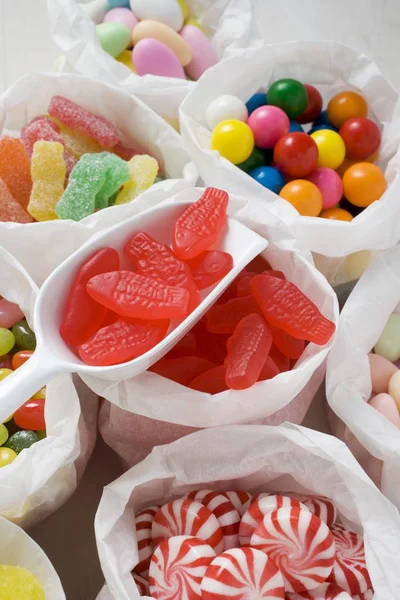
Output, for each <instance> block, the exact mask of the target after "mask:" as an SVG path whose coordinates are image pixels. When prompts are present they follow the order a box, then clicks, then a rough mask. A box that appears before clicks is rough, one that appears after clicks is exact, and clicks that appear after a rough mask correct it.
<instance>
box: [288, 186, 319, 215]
mask: <svg viewBox="0 0 400 600" xmlns="http://www.w3.org/2000/svg"><path fill="white" fill-rule="evenodd" d="M279 195H280V196H281V198H284V199H285V200H287V201H288V202H290V204H291V205H292V206H294V207H295V209H296V210H297V212H299V213H300V214H301V215H302V216H303V217H318V215H319V213H320V212H321V210H322V194H321V192H320V191H319V189H318V188H317V186H316V185H314V183H311V181H306V180H305V179H295V180H294V181H290V182H289V183H287V184H286V185H285V186H284V187H283V188H282V189H281V191H280V194H279Z"/></svg>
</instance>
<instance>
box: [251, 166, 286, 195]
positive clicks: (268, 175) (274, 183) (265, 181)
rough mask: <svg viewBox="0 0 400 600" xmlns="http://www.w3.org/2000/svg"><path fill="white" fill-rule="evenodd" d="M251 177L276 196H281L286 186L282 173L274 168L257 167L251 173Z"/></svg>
mask: <svg viewBox="0 0 400 600" xmlns="http://www.w3.org/2000/svg"><path fill="white" fill-rule="evenodd" d="M249 175H250V177H252V178H253V179H255V180H256V181H257V182H258V183H260V184H261V185H262V186H263V187H265V188H267V189H268V190H271V191H272V192H275V194H279V192H280V191H281V189H282V188H283V186H284V185H285V178H284V177H283V175H282V173H281V172H280V171H278V169H275V168H274V167H257V168H256V169H253V170H252V171H250V172H249Z"/></svg>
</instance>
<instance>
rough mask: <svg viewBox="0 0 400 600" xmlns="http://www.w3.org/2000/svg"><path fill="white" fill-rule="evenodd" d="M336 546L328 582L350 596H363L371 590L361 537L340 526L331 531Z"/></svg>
mask: <svg viewBox="0 0 400 600" xmlns="http://www.w3.org/2000/svg"><path fill="white" fill-rule="evenodd" d="M331 532H332V535H333V539H334V542H335V546H336V553H335V561H334V564H333V570H332V572H331V574H330V575H329V577H328V581H330V582H331V583H334V584H335V585H337V586H339V587H340V588H342V589H343V590H345V591H346V592H348V593H349V594H351V595H356V594H364V593H365V592H367V591H368V590H370V589H372V583H371V579H370V576H369V573H368V568H367V563H366V559H365V550H364V540H363V538H362V536H360V535H358V534H357V533H355V532H353V531H348V530H347V529H345V528H344V527H342V526H341V525H335V526H334V527H332V529H331Z"/></svg>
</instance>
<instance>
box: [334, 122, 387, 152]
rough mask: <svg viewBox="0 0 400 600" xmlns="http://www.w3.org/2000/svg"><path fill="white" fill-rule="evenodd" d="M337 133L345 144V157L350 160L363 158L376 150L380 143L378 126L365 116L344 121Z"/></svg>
mask: <svg viewBox="0 0 400 600" xmlns="http://www.w3.org/2000/svg"><path fill="white" fill-rule="evenodd" d="M339 135H340V136H341V138H342V139H343V141H344V143H345V144H346V157H347V158H350V159H351V160H365V159H366V158H368V157H369V156H371V155H372V154H374V153H375V152H376V151H377V150H378V148H379V145H380V143H381V134H380V131H379V129H378V126H377V125H376V124H375V123H374V122H373V121H371V119H367V118H366V117H357V118H355V119H349V120H348V121H345V122H344V123H343V125H342V126H341V128H340V131H339Z"/></svg>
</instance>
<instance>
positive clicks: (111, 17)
mask: <svg viewBox="0 0 400 600" xmlns="http://www.w3.org/2000/svg"><path fill="white" fill-rule="evenodd" d="M104 23H122V24H123V25H126V26H127V28H128V29H130V30H131V31H132V30H133V28H134V27H135V26H136V25H137V24H138V23H139V19H137V18H136V17H135V15H134V14H133V12H132V11H131V10H129V8H122V7H121V8H112V9H111V10H109V11H108V13H106V15H105V17H104Z"/></svg>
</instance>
